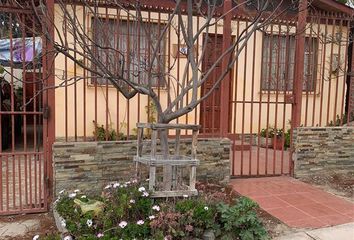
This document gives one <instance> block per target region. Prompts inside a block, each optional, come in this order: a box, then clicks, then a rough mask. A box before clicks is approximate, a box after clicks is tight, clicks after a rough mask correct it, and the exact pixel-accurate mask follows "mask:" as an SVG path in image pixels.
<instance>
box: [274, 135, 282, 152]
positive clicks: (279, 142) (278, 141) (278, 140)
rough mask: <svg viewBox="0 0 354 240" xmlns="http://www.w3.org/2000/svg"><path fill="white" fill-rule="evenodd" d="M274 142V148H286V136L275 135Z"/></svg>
mask: <svg viewBox="0 0 354 240" xmlns="http://www.w3.org/2000/svg"><path fill="white" fill-rule="evenodd" d="M272 142H273V149H275V150H282V149H283V148H284V138H282V137H275V138H273V139H272Z"/></svg>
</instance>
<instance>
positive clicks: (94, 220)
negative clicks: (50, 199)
mask: <svg viewBox="0 0 354 240" xmlns="http://www.w3.org/2000/svg"><path fill="white" fill-rule="evenodd" d="M139 190H140V191H139ZM104 193H105V196H104V197H96V198H97V200H99V201H102V202H103V203H104V210H103V212H102V213H100V214H99V215H96V214H94V212H93V211H91V212H87V213H85V214H83V213H82V211H81V209H80V207H79V206H78V205H76V204H75V203H74V199H80V200H82V201H85V199H88V198H87V197H86V196H85V195H81V194H77V195H76V196H74V197H73V196H71V197H70V194H69V195H61V196H60V199H59V201H58V203H57V205H56V210H57V211H58V213H59V214H60V216H62V217H63V218H64V219H65V224H66V228H67V229H68V231H69V232H70V234H72V235H73V236H78V238H77V239H85V240H88V239H97V238H98V237H97V236H99V234H103V235H104V236H102V237H100V239H133V238H137V239H145V238H146V237H148V236H149V234H150V219H149V216H151V215H152V214H153V212H154V210H153V209H152V206H153V200H152V199H151V198H149V197H148V193H147V192H146V191H145V189H144V190H142V189H139V186H138V185H137V184H136V183H132V182H127V183H122V184H119V185H118V184H117V183H115V184H114V185H109V186H108V187H107V190H106V191H105V192H104ZM72 194H73V193H72ZM83 199H84V200H83ZM87 201H88V200H87ZM139 221H140V222H139ZM122 222H126V226H123V225H121V226H120V225H119V224H120V223H122ZM90 223H91V224H92V225H91V224H90Z"/></svg>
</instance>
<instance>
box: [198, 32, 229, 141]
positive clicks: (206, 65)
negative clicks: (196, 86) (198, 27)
mask: <svg viewBox="0 0 354 240" xmlns="http://www.w3.org/2000/svg"><path fill="white" fill-rule="evenodd" d="M222 40H223V38H222V35H220V34H217V35H216V34H214V35H213V34H209V35H208V37H206V36H204V44H206V46H203V49H204V48H205V49H206V51H205V54H204V57H203V62H202V71H203V73H204V74H205V73H206V72H207V71H208V70H209V69H210V68H211V67H212V66H213V64H214V63H215V62H216V60H217V59H218V58H219V57H220V55H221V53H222ZM221 63H222V61H220V62H219V63H218V64H217V65H216V66H214V69H213V71H212V72H211V74H210V75H209V77H208V78H207V80H206V81H205V82H204V83H203V85H202V89H201V95H202V96H203V95H205V94H207V93H208V92H209V91H210V90H211V88H212V87H213V86H214V83H215V81H216V80H217V78H218V77H219V76H220V74H221ZM220 99H221V90H220V84H219V85H218V86H217V87H216V89H215V90H214V91H213V93H212V94H210V96H209V97H208V98H206V99H205V100H204V101H203V102H202V103H201V105H200V125H201V126H202V128H201V130H200V132H201V133H202V134H211V135H218V134H219V133H220Z"/></svg>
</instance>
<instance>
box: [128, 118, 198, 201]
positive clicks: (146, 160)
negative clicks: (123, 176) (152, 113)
mask: <svg viewBox="0 0 354 240" xmlns="http://www.w3.org/2000/svg"><path fill="white" fill-rule="evenodd" d="M199 128H200V126H199V125H186V124H149V123H138V124H137V130H138V134H137V135H138V136H137V137H138V139H137V154H136V156H135V157H134V161H135V163H136V175H137V178H140V168H141V167H142V166H141V165H145V166H147V167H148V168H149V190H150V191H151V192H152V197H178V196H183V195H188V196H191V195H197V194H198V192H197V190H196V189H195V183H196V168H197V165H199V160H198V159H197V158H196V156H197V137H198V131H199ZM145 129H149V130H150V132H151V139H147V140H146V139H144V130H145ZM169 130H175V133H176V137H175V142H174V148H175V151H174V155H170V154H169V153H163V151H162V152H161V153H158V149H157V142H158V140H159V139H158V138H159V137H160V136H161V132H163V133H167V134H168V131H169ZM181 130H191V131H192V147H191V148H192V149H191V156H185V155H180V139H181V138H180V135H181ZM166 144H168V142H167V143H166ZM143 146H150V147H151V152H150V155H142V152H143ZM159 167H161V168H163V176H162V178H163V186H162V187H161V186H160V185H159V178H158V177H159V176H158V174H159V171H157V168H159ZM185 169H187V170H188V171H189V174H188V175H189V181H188V183H185V181H184V175H185V174H183V171H184V170H185Z"/></svg>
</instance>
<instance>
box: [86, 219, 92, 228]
mask: <svg viewBox="0 0 354 240" xmlns="http://www.w3.org/2000/svg"><path fill="white" fill-rule="evenodd" d="M92 223H93V222H92V220H91V219H87V221H86V224H87V226H88V227H91V226H92Z"/></svg>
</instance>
